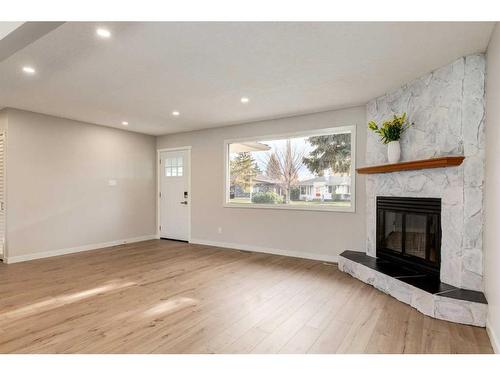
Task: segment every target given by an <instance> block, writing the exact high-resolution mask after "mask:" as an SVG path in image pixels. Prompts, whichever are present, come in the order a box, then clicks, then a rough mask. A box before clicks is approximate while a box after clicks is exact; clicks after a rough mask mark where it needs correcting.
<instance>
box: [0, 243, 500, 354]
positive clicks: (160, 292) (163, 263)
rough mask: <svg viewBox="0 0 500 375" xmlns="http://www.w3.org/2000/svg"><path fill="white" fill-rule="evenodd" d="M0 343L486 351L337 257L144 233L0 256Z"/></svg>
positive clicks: (480, 335) (101, 348)
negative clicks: (113, 241) (25, 257)
mask: <svg viewBox="0 0 500 375" xmlns="http://www.w3.org/2000/svg"><path fill="white" fill-rule="evenodd" d="M0 352H2V353H12V352H17V353H491V352H492V349H491V345H490V343H489V340H488V337H487V334H486V331H485V330H484V329H482V328H477V327H471V326H465V325H460V324H454V323H448V322H444V321H440V320H436V319H432V318H429V317H426V316H424V315H422V314H420V313H419V312H417V311H416V310H415V309H413V308H411V307H409V306H407V305H405V304H403V303H401V302H399V301H397V300H395V299H394V298H392V297H390V296H387V295H385V294H384V293H382V292H379V291H378V290H376V289H374V288H373V287H371V286H368V285H365V284H363V283H362V282H360V281H358V280H356V279H354V278H352V277H350V276H348V275H347V274H344V273H342V272H339V271H338V270H337V267H336V265H332V264H325V263H322V262H319V261H312V260H304V259H297V258H287V257H282V256H276V255H268V254H259V253H249V252H240V251H235V250H228V249H220V248H217V247H208V246H201V245H190V244H185V243H180V242H173V241H165V240H152V241H146V242H141V243H136V244H129V245H123V246H117V247H114V248H108V249H102V250H94V251H89V252H84V253H79V254H72V255H66V256H60V257H54V258H47V259H41V260H35V261H30V262H25V263H18V264H12V265H6V264H1V263H0Z"/></svg>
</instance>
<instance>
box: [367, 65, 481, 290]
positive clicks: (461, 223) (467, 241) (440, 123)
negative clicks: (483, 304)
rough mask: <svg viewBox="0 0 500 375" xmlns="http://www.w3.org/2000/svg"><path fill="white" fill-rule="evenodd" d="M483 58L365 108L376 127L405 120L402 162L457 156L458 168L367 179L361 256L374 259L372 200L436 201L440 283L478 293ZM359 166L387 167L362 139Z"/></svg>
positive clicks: (382, 155) (377, 147) (375, 142)
mask: <svg viewBox="0 0 500 375" xmlns="http://www.w3.org/2000/svg"><path fill="white" fill-rule="evenodd" d="M484 82H485V57H484V55H473V56H467V57H463V58H460V59H458V60H456V61H455V62H453V63H452V64H450V65H447V66H445V67H443V68H440V69H438V70H436V71H434V72H432V73H431V74H429V75H426V76H424V77H421V78H419V79H417V80H415V81H413V82H411V83H409V84H406V85H404V86H403V87H401V88H400V89H398V90H396V91H394V92H392V93H389V94H386V95H384V96H381V97H379V98H376V99H374V100H372V101H371V102H369V103H368V105H367V120H368V121H369V120H372V119H373V120H375V121H377V123H380V122H381V121H383V120H385V119H388V118H390V117H391V116H392V115H393V114H401V113H402V112H406V113H407V114H408V116H409V119H410V121H412V122H414V123H415V125H414V126H413V127H412V128H410V129H409V130H408V131H407V132H406V133H405V134H404V136H403V138H402V140H401V149H402V160H403V161H405V160H417V159H426V158H431V157H438V156H444V155H464V156H465V160H464V163H463V164H462V165H461V166H460V167H452V168H442V169H428V170H422V171H410V172H398V173H388V174H378V175H369V176H368V178H367V180H366V191H367V210H366V216H367V236H368V238H367V254H369V255H371V256H375V253H376V240H375V238H376V237H375V234H376V225H375V224H376V220H375V212H376V211H375V210H376V199H375V198H376V196H405V197H435V198H441V199H442V219H441V221H442V222H441V225H442V247H441V280H442V281H443V282H445V283H449V284H451V285H453V286H456V287H460V288H465V289H473V290H479V291H482V290H483V285H482V284H483V252H482V236H483V221H484V219H483V182H484V161H485V150H484V145H485V140H484V125H485V123H484V114H485V111H484V106H485V99H484V92H485V89H484ZM368 132H369V134H368V137H367V151H366V162H367V164H368V165H370V164H381V163H387V156H386V155H387V152H386V146H385V145H383V144H381V143H380V141H379V138H378V136H377V135H376V134H374V133H373V132H371V131H368Z"/></svg>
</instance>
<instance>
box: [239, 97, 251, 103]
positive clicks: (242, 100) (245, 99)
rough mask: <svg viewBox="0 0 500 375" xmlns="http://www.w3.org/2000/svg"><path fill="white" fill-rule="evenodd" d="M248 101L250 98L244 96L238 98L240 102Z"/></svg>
mask: <svg viewBox="0 0 500 375" xmlns="http://www.w3.org/2000/svg"><path fill="white" fill-rule="evenodd" d="M249 101H250V99H248V98H247V97H246V96H244V97H242V98H241V99H240V102H242V103H248V102H249Z"/></svg>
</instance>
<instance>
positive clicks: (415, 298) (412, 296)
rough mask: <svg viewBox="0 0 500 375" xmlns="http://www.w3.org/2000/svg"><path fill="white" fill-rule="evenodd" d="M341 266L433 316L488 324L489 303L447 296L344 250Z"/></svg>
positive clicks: (458, 321) (355, 275) (349, 272)
mask: <svg viewBox="0 0 500 375" xmlns="http://www.w3.org/2000/svg"><path fill="white" fill-rule="evenodd" d="M338 268H339V270H340V271H343V272H346V273H348V274H350V275H351V276H353V277H355V278H357V279H359V280H361V281H363V282H365V283H367V284H370V285H373V286H374V287H375V288H377V289H379V290H380V291H382V292H384V293H386V294H389V295H390V296H392V297H394V298H396V299H397V300H399V301H401V302H404V303H406V304H408V305H410V306H412V307H414V308H415V309H417V310H418V311H420V312H421V313H422V314H425V315H427V316H430V317H432V318H436V319H441V320H447V321H450V322H455V323H461V324H470V325H473V326H478V327H485V326H486V316H487V311H488V305H487V304H486V303H478V302H473V301H468V300H463V299H457V298H448V297H444V296H442V295H440V294H432V293H429V292H426V291H424V290H422V289H419V288H416V287H414V286H412V285H410V284H407V283H405V282H404V281H401V280H399V279H397V278H394V277H391V276H388V275H386V274H383V273H381V272H379V271H377V270H374V269H372V268H370V267H368V266H366V265H364V264H361V263H359V262H356V261H353V260H351V259H348V258H346V257H345V256H343V254H340V256H339V260H338Z"/></svg>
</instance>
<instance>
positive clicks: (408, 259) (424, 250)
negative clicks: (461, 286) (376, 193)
mask: <svg viewBox="0 0 500 375" xmlns="http://www.w3.org/2000/svg"><path fill="white" fill-rule="evenodd" d="M377 257H379V258H382V259H386V260H390V261H393V262H397V263H400V264H402V265H405V266H409V267H412V268H415V269H419V270H421V271H424V272H427V273H432V274H437V275H439V269H440V264H441V199H439V198H407V197H377Z"/></svg>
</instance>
